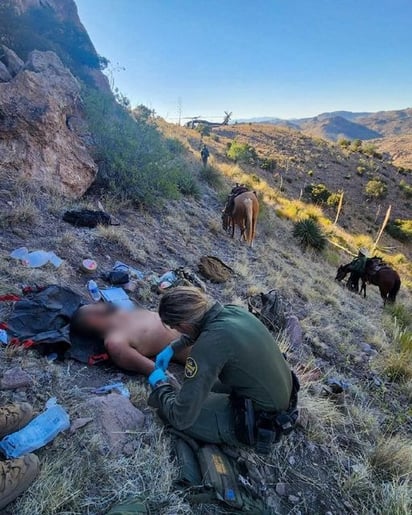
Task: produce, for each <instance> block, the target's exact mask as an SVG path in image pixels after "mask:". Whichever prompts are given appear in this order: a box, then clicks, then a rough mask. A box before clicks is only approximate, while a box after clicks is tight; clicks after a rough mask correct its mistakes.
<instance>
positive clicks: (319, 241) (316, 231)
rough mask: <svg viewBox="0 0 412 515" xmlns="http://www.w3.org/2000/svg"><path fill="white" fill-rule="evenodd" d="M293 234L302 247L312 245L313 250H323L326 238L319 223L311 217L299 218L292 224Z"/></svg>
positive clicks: (305, 247)
mask: <svg viewBox="0 0 412 515" xmlns="http://www.w3.org/2000/svg"><path fill="white" fill-rule="evenodd" d="M293 236H294V237H295V238H297V239H298V240H299V242H300V244H301V245H302V247H303V248H304V249H307V247H312V248H313V249H315V250H323V249H324V248H325V246H326V238H325V235H324V234H323V233H322V231H321V228H320V225H319V224H318V222H317V221H316V220H314V219H313V218H306V219H305V220H299V221H298V222H296V223H295V224H294V227H293Z"/></svg>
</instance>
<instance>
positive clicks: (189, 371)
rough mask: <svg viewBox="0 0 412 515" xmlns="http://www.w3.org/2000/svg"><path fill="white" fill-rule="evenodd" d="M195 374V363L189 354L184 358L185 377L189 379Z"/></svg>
mask: <svg viewBox="0 0 412 515" xmlns="http://www.w3.org/2000/svg"><path fill="white" fill-rule="evenodd" d="M196 374H197V363H196V361H195V360H194V359H193V358H192V357H191V356H189V357H188V358H187V360H186V365H185V377H187V378H188V379H191V378H192V377H195V375H196Z"/></svg>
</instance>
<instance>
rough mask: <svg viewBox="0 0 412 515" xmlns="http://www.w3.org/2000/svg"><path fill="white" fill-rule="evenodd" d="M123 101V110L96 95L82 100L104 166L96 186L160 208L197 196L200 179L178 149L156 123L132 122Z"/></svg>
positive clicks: (93, 92)
mask: <svg viewBox="0 0 412 515" xmlns="http://www.w3.org/2000/svg"><path fill="white" fill-rule="evenodd" d="M120 99H121V104H119V103H118V102H114V101H113V98H112V97H111V96H110V95H104V94H103V93H101V92H98V91H96V90H92V89H88V90H85V91H84V94H83V109H84V113H85V117H86V120H87V122H88V125H89V129H90V131H91V133H92V134H93V140H94V146H95V153H94V158H95V160H96V162H97V163H98V165H99V173H98V176H97V180H96V183H97V185H98V186H99V187H101V188H104V189H106V190H108V191H110V192H111V193H113V194H115V195H118V196H120V197H123V198H124V199H128V200H132V201H133V202H135V203H136V204H138V205H144V206H156V205H161V204H162V203H163V200H164V199H176V198H178V197H179V196H180V194H184V195H195V196H196V195H198V193H199V188H198V186H197V185H196V179H195V178H194V177H193V176H192V174H191V173H190V172H189V170H188V169H187V167H186V164H185V162H184V161H183V160H182V159H178V158H176V155H174V152H171V150H174V151H175V150H176V143H171V140H167V139H165V138H164V137H163V136H162V135H161V134H160V133H159V131H158V130H157V128H156V127H155V125H154V124H153V123H148V122H147V121H145V120H144V119H142V118H139V117H137V118H135V117H133V116H132V115H131V113H130V112H129V111H128V109H127V108H126V107H125V106H127V102H125V101H124V97H120ZM171 147H172V148H171Z"/></svg>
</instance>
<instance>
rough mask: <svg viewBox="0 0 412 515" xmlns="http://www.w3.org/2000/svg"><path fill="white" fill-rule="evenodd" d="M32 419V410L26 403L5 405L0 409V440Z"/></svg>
mask: <svg viewBox="0 0 412 515" xmlns="http://www.w3.org/2000/svg"><path fill="white" fill-rule="evenodd" d="M32 418H33V408H32V407H31V406H30V404H28V403H27V402H21V403H15V404H7V405H6V406H3V407H1V408H0V439H1V438H3V436H6V435H8V434H10V433H14V432H15V431H18V430H19V429H21V428H22V427H24V426H25V425H26V424H28V423H29V422H30V420H31V419H32Z"/></svg>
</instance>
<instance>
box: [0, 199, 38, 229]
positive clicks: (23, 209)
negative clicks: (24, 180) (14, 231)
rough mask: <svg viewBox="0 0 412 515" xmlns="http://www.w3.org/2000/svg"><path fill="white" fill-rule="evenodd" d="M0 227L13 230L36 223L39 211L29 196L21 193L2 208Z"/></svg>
mask: <svg viewBox="0 0 412 515" xmlns="http://www.w3.org/2000/svg"><path fill="white" fill-rule="evenodd" d="M0 214H1V216H0V220H1V222H0V226H1V227H2V228H3V229H6V228H10V227H11V228H15V227H19V226H21V225H23V226H26V227H27V226H32V225H34V224H36V223H38V219H39V216H40V212H39V209H38V208H37V205H36V203H35V201H34V199H33V197H32V196H31V195H30V194H24V193H21V194H20V195H19V196H18V197H16V198H14V199H13V201H10V203H9V204H8V205H7V206H3V207H2V211H1V213H0Z"/></svg>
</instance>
